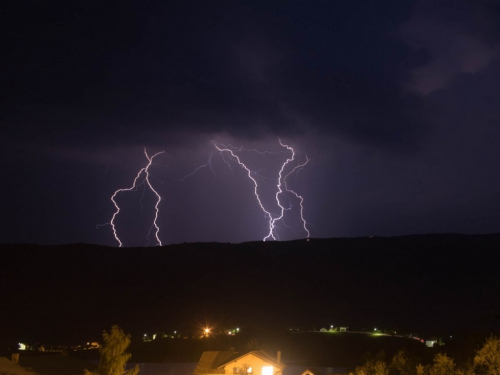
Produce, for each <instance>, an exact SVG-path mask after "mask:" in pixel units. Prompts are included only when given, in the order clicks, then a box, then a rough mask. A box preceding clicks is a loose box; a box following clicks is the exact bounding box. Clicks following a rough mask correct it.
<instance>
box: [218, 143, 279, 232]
mask: <svg viewBox="0 0 500 375" xmlns="http://www.w3.org/2000/svg"><path fill="white" fill-rule="evenodd" d="M213 143H214V147H215V148H216V149H217V150H218V151H219V152H221V153H222V152H227V153H228V154H229V155H231V157H232V158H233V159H234V160H236V162H237V163H238V164H239V165H240V166H241V167H242V168H243V169H245V170H246V171H247V174H248V178H249V179H250V180H252V181H253V184H254V194H255V197H256V198H257V202H258V203H259V206H260V208H261V209H262V211H264V214H265V216H266V217H267V218H269V227H270V228H272V222H273V216H272V215H271V213H270V212H269V211H267V210H266V208H265V207H264V205H263V204H262V201H261V200H260V197H259V193H258V192H257V187H258V186H259V185H258V184H257V180H256V179H255V178H253V176H252V171H251V170H250V169H249V168H248V167H247V166H246V165H245V164H244V163H243V162H242V161H241V160H240V157H239V156H238V155H236V154H235V153H234V151H233V150H232V149H231V148H229V147H227V146H225V145H221V146H222V147H220V146H219V145H218V144H217V143H215V142H213ZM273 238H274V237H273ZM265 240H266V239H265V238H264V241H265Z"/></svg>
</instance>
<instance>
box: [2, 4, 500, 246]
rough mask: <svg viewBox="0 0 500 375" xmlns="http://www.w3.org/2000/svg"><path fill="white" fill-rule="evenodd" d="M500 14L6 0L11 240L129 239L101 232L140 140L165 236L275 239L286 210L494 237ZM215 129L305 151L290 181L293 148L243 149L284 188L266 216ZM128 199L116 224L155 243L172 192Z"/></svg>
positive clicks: (486, 8) (489, 9) (5, 218)
mask: <svg viewBox="0 0 500 375" xmlns="http://www.w3.org/2000/svg"><path fill="white" fill-rule="evenodd" d="M499 14H500V13H499V12H498V4H497V3H496V2H494V1H488V0H484V1H483V0H481V1H468V0H462V1H445V2H435V1H429V0H426V1H422V0H414V1H408V2H398V3H394V2H393V1H382V2H377V3H376V4H375V3H370V2H366V1H361V0H360V1H351V2H324V1H318V2H316V1H313V2H312V3H311V2H294V3H293V4H290V3H289V2H284V1H283V2H281V1H278V2H268V1H267V2H266V1H255V2H252V3H251V4H242V3H240V2H234V1H220V2H217V3H209V2H208V3H200V2H191V1H186V2H184V1H183V2H179V3H176V4H170V3H168V4H167V3H161V2H157V3H149V4H138V3H135V2H131V1H123V2H120V4H119V5H117V4H106V3H97V4H91V3H85V4H84V5H81V4H80V5H77V4H74V3H72V2H66V3H64V4H52V3H39V4H30V5H29V6H27V5H26V4H24V3H23V2H15V1H12V2H10V1H8V2H5V3H4V4H3V8H2V12H0V18H1V22H0V24H1V25H2V31H3V32H2V33H0V41H1V45H2V46H3V52H4V53H3V54H2V55H3V56H5V58H4V59H2V61H1V62H0V65H1V66H0V68H1V69H0V72H1V73H0V79H1V84H2V88H3V90H2V94H0V103H1V108H2V111H0V139H1V140H2V148H1V150H2V151H1V152H2V158H1V159H0V160H3V165H2V171H3V175H4V176H5V182H4V184H2V185H1V187H0V193H1V194H0V196H1V197H3V199H2V200H0V201H1V203H0V213H1V216H0V221H1V225H2V228H3V230H2V231H0V242H2V243H3V242H28V243H39V244H58V243H74V242H86V243H96V244H102V245H110V246H116V244H117V241H116V239H114V237H113V236H110V233H109V232H108V231H107V229H106V228H101V229H99V230H97V231H96V230H95V224H96V223H102V222H103V221H106V220H107V218H109V217H111V216H112V214H113V212H115V210H116V208H115V207H114V206H113V204H112V202H110V200H109V197H111V196H112V195H113V193H114V192H115V191H116V189H118V188H121V187H124V186H130V182H131V181H133V179H134V177H135V176H136V175H137V171H139V170H141V168H144V163H143V159H142V158H141V155H142V150H143V148H144V147H146V148H147V150H148V152H149V154H150V155H154V154H155V153H156V152H158V151H162V150H164V154H162V155H161V163H162V164H168V168H167V167H163V166H160V165H154V164H153V165H151V168H149V169H148V171H149V173H150V174H149V176H150V182H151V186H153V187H154V189H155V190H156V191H157V192H158V194H159V195H160V196H161V197H162V201H161V207H160V212H159V215H158V220H157V221H156V223H157V224H158V228H156V227H153V229H152V231H153V232H155V233H158V230H160V234H159V236H158V238H156V240H155V242H159V241H160V239H161V243H162V244H169V243H180V242H194V241H196V242H200V241H202V242H203V241H221V242H242V241H250V240H260V239H262V238H263V237H264V236H266V235H268V236H269V238H272V237H273V236H274V237H275V236H276V232H274V231H273V228H272V226H273V222H274V223H275V224H277V225H278V226H277V228H278V231H279V234H278V235H279V236H280V239H295V238H304V237H306V236H307V235H308V233H307V232H310V236H311V237H352V236H368V235H379V236H395V235H405V234H411V233H442V232H447V233H449V232H456V233H466V234H472V233H492V232H498V230H499V229H498V228H499V227H500V174H499V173H498V165H500V111H499V110H498V108H500V90H499V89H498V88H499V87H500V31H499V29H498V25H499V24H500V15H499ZM214 139H215V140H217V144H219V145H222V144H225V145H229V144H231V145H241V146H244V147H245V148H246V149H255V150H270V151H272V152H279V151H284V150H283V149H284V148H283V147H281V146H280V145H279V143H277V141H276V140H277V139H282V140H283V142H284V143H285V144H287V145H290V146H291V147H293V148H294V150H295V152H296V155H300V158H296V159H294V161H293V163H303V162H304V160H309V162H308V164H307V167H306V168H302V169H300V171H299V170H296V171H295V172H294V173H292V174H291V175H289V176H288V177H286V176H287V173H289V172H290V171H289V170H288V168H290V170H291V169H293V166H292V162H290V163H289V164H286V168H285V169H286V170H284V171H283V172H282V176H281V177H282V178H281V179H280V180H277V178H278V176H279V171H280V168H281V166H283V163H286V160H287V158H289V157H290V154H289V152H288V150H285V151H286V152H285V153H282V154H277V155H272V156H273V157H268V156H271V155H267V154H266V155H262V156H258V155H257V154H255V155H253V156H252V157H250V158H249V160H246V159H245V160H244V162H245V165H247V166H248V167H249V169H250V170H252V171H259V175H261V176H262V180H259V181H258V182H259V189H267V188H268V185H269V189H270V190H269V191H264V190H263V191H262V193H260V192H259V194H260V196H261V197H262V199H263V201H262V204H263V206H264V208H265V211H267V212H268V214H266V212H264V211H263V210H262V209H261V207H259V205H258V204H257V203H258V202H256V199H255V195H254V192H255V191H254V190H255V186H254V185H253V184H252V181H250V180H249V178H248V177H249V175H248V172H247V171H246V170H245V169H244V168H241V167H239V166H237V165H236V164H235V162H234V160H233V161H232V160H230V159H229V157H228V155H227V154H228V152H225V154H226V155H225V156H224V157H225V159H222V157H220V156H219V155H217V154H218V152H215V153H214V146H213V143H211V141H212V140H214ZM211 153H214V154H213V155H212V156H211V157H210V158H209V159H207V157H209V156H210V155H211ZM305 155H307V156H308V159H305ZM243 156H248V155H241V157H242V158H243ZM157 158H160V155H158V157H157ZM250 159H251V160H250ZM242 160H243V159H242ZM207 161H208V162H209V163H208V164H207V167H205V168H201V169H199V170H197V171H196V174H195V175H192V176H191V175H190V173H192V172H193V171H194V168H196V167H197V166H202V165H204V164H206V163H207ZM227 163H229V164H230V165H232V169H229V168H228V164H227ZM294 165H298V164H294ZM185 176H186V178H185V179H184V181H183V182H180V181H179V180H182V179H183V177H185ZM188 176H189V178H188ZM255 176H256V175H252V177H255ZM259 178H260V177H259ZM266 179H270V180H266ZM279 181H281V185H280V186H278V190H276V187H277V185H276V182H279ZM266 183H267V184H268V185H266ZM146 185H147V184H146ZM271 186H274V190H272V189H271ZM280 187H281V190H282V192H281V193H280V192H279V188H280ZM140 189H141V188H140ZM293 192H296V194H297V195H294V193H293ZM130 194H131V195H130V199H128V198H126V199H123V203H122V201H121V199H122V198H121V197H117V199H118V200H120V202H119V203H120V210H121V211H120V214H119V215H118V217H117V218H116V221H117V231H118V233H119V238H120V241H122V242H123V243H124V244H125V245H126V246H139V245H140V246H142V245H144V244H145V243H147V240H145V238H146V237H147V234H148V231H149V230H150V229H151V223H153V222H154V221H155V217H154V212H155V211H154V209H153V211H151V210H148V209H147V207H155V205H156V202H157V197H156V196H155V194H154V192H152V191H151V190H150V189H146V190H144V191H142V190H141V191H138V192H137V193H135V194H138V195H140V194H143V198H138V199H135V198H133V195H132V194H133V193H130ZM127 197H128V196H127ZM141 197H142V195H141ZM141 199H142V200H141ZM277 199H278V200H277ZM139 201H140V202H142V204H143V207H144V210H143V211H141V210H140V204H138V202H139ZM277 203H278V204H277ZM280 204H281V205H282V206H283V207H284V208H283V209H282V208H280V207H279V205H280ZM289 204H291V205H292V210H291V211H288V208H289ZM301 205H302V207H303V211H302V212H303V216H302V218H301V216H300V214H299V212H300V210H299V207H300V206H301ZM164 207H165V209H163V208H164ZM285 208H286V210H285ZM282 213H284V216H283V219H279V220H278V218H279V217H280V216H281V214H282ZM141 215H142V216H141ZM266 215H267V216H266ZM270 215H271V216H270ZM302 219H306V220H307V225H306V224H305V221H303V220H302ZM269 225H271V227H270V226H269ZM287 227H288V228H287ZM121 228H123V233H121V232H120V230H121ZM263 234H264V235H263ZM122 237H123V238H122ZM151 244H153V243H151Z"/></svg>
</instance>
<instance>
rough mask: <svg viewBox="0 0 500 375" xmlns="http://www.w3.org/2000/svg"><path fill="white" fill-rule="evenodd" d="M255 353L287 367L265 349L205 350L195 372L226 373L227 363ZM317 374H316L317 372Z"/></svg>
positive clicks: (273, 363)
mask: <svg viewBox="0 0 500 375" xmlns="http://www.w3.org/2000/svg"><path fill="white" fill-rule="evenodd" d="M250 354H253V355H254V356H256V357H259V358H261V359H263V360H264V361H266V362H269V363H271V364H272V365H273V366H275V367H279V368H283V367H285V366H284V365H283V363H278V362H276V358H274V357H272V356H270V355H269V354H268V353H266V352H265V351H263V350H254V351H251V352H247V353H245V354H240V353H236V352H233V351H209V352H203V354H202V355H201V358H200V360H199V361H198V365H197V366H196V369H195V370H194V373H195V374H224V373H225V371H224V367H225V366H227V364H229V363H231V362H234V361H237V360H238V359H240V358H242V357H245V356H247V355H250ZM315 375H316V374H315Z"/></svg>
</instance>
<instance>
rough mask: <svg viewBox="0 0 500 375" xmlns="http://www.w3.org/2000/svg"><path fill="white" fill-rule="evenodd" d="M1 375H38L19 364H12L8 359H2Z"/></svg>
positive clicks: (0, 360)
mask: <svg viewBox="0 0 500 375" xmlns="http://www.w3.org/2000/svg"><path fill="white" fill-rule="evenodd" d="M0 373H2V374H12V375H36V372H34V371H30V370H28V369H26V368H24V367H22V366H20V365H19V364H17V363H14V362H11V361H10V360H9V359H8V358H7V357H0Z"/></svg>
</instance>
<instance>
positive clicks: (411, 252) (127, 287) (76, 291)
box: [0, 235, 500, 342]
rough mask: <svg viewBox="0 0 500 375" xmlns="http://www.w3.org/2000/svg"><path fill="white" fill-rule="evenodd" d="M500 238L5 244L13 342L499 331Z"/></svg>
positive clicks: (7, 320)
mask: <svg viewBox="0 0 500 375" xmlns="http://www.w3.org/2000/svg"><path fill="white" fill-rule="evenodd" d="M499 250H500V235H478V236H466V235H421V236H404V237H394V238H377V237H375V238H338V239H311V240H310V241H303V240H302V241H292V242H266V243H263V242H251V243H243V244H221V243H193V244H181V245H172V246H164V247H151V248H121V249H120V248H109V247H100V246H95V245H84V244H78V245H67V246H35V245H13V244H10V245H2V246H1V247H0V251H1V254H2V258H1V259H2V266H3V267H2V272H1V274H0V285H1V286H2V299H1V300H0V305H1V308H2V319H1V320H0V325H1V327H0V332H2V340H4V341H10V340H14V341H21V340H26V341H50V342H55V341H77V342H81V341H82V340H86V341H87V340H89V341H90V340H95V339H99V336H100V331H101V330H102V329H104V328H107V327H109V326H110V325H111V324H115V323H118V324H120V325H122V326H123V327H124V328H125V329H126V330H128V331H132V332H133V333H139V332H143V331H144V332H158V331H162V332H170V331H172V330H174V329H179V330H181V329H183V330H184V331H185V332H188V331H191V332H192V331H194V330H197V329H198V328H199V325H201V324H204V323H205V322H210V323H211V324H218V326H219V327H220V328H224V326H228V327H229V326H231V325H239V326H246V327H252V326H255V327H275V328H276V327H282V328H287V327H292V326H299V327H301V328H303V329H309V328H316V329H319V328H321V327H323V326H328V325H330V324H335V325H346V326H350V327H359V328H366V329H373V327H381V328H388V329H395V330H406V331H411V330H415V331H418V332H420V333H421V334H426V333H428V334H434V335H443V336H444V335H447V334H449V333H450V332H469V331H481V332H486V333H489V332H492V331H494V330H496V329H498V327H499V324H498V323H499V320H498V319H499V318H498V316H499V315H500V300H499V299H498V295H500V273H499V272H498V264H499V260H500V254H499Z"/></svg>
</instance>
